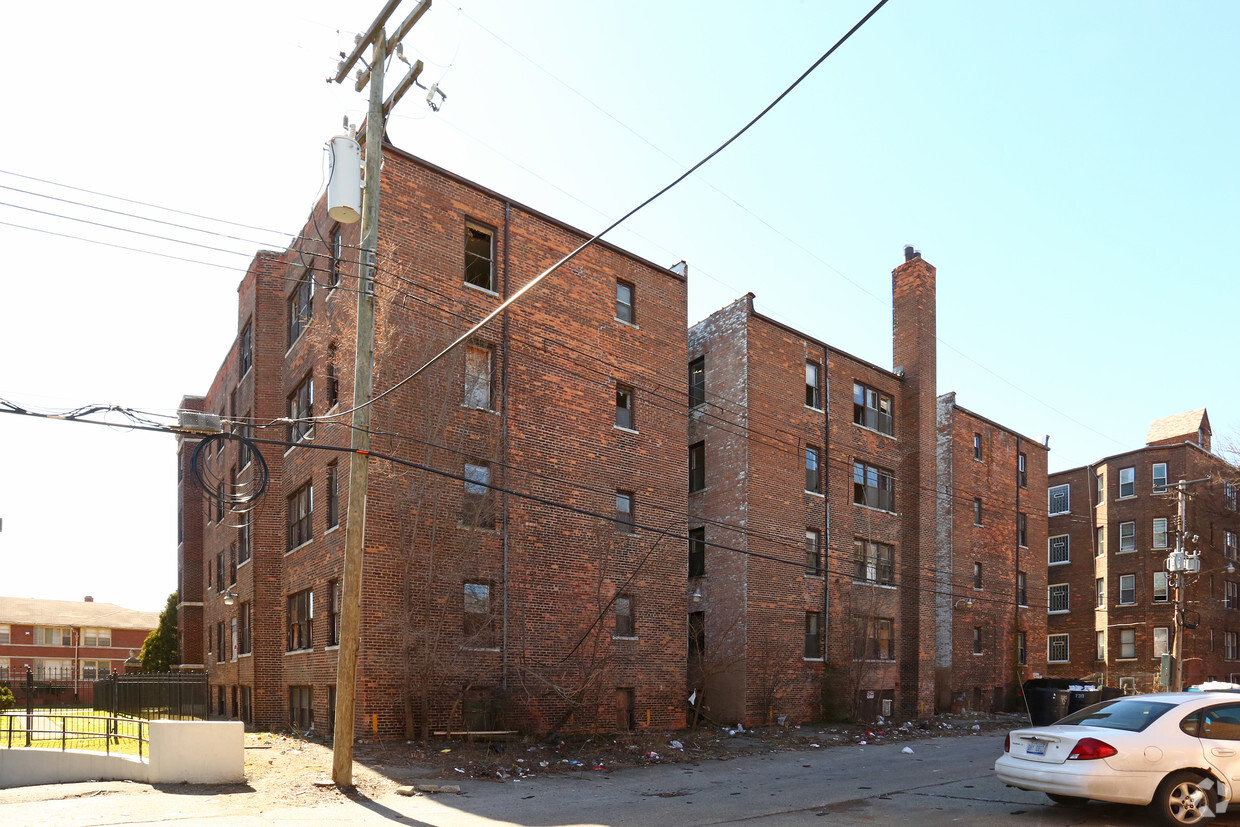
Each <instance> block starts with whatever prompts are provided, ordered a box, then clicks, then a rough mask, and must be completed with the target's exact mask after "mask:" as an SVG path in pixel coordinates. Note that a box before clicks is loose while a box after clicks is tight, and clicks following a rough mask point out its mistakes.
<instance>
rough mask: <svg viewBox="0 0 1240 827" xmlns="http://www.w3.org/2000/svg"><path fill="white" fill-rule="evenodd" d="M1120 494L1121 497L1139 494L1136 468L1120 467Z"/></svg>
mask: <svg viewBox="0 0 1240 827" xmlns="http://www.w3.org/2000/svg"><path fill="white" fill-rule="evenodd" d="M1119 496H1120V499H1123V498H1124V497H1135V496H1137V469H1136V468H1121V469H1119Z"/></svg>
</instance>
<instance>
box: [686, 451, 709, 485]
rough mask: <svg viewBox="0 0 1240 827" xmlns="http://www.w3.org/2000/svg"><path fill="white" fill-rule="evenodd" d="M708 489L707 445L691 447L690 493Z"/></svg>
mask: <svg viewBox="0 0 1240 827" xmlns="http://www.w3.org/2000/svg"><path fill="white" fill-rule="evenodd" d="M705 487H706V443H705V442H695V443H693V444H692V445H690V446H689V493H693V492H694V491H701V490H702V489H703V488H705Z"/></svg>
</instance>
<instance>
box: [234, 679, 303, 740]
mask: <svg viewBox="0 0 1240 827" xmlns="http://www.w3.org/2000/svg"><path fill="white" fill-rule="evenodd" d="M220 691H221V692H223V691H224V687H222V686H221V687H220ZM310 696H311V689H310V687H308V686H290V687H289V688H288V722H289V725H290V726H292V727H293V728H295V729H299V730H301V731H302V732H309V731H310V727H311V726H313V725H314V707H313V706H311V704H310ZM222 703H223V700H222V696H221V704H222Z"/></svg>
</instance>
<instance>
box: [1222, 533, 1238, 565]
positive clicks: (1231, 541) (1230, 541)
mask: <svg viewBox="0 0 1240 827" xmlns="http://www.w3.org/2000/svg"><path fill="white" fill-rule="evenodd" d="M1223 555H1224V556H1225V557H1226V558H1227V559H1228V560H1235V559H1236V532H1234V531H1227V530H1226V529H1224V530H1223Z"/></svg>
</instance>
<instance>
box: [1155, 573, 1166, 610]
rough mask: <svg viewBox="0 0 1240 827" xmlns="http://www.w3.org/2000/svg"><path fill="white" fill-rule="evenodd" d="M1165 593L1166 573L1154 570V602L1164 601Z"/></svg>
mask: <svg viewBox="0 0 1240 827" xmlns="http://www.w3.org/2000/svg"><path fill="white" fill-rule="evenodd" d="M1167 594H1168V593H1167V573H1166V572H1165V571H1156V572H1154V602H1155V603H1166V602H1167V600H1168V597H1167Z"/></svg>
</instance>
